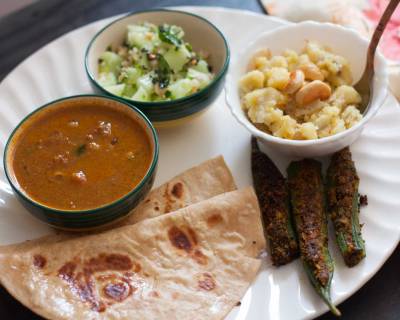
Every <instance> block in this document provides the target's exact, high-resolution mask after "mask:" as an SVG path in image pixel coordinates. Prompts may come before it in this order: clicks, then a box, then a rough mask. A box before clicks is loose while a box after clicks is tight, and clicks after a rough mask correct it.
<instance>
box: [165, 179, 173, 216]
mask: <svg viewBox="0 0 400 320" xmlns="http://www.w3.org/2000/svg"><path fill="white" fill-rule="evenodd" d="M168 186H169V184H168V183H167V184H166V185H165V191H164V198H165V207H164V213H168V212H171V210H172V203H173V202H175V201H174V200H172V199H171V196H170V195H169V192H168V188H169V187H168Z"/></svg>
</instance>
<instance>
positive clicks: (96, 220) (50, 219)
mask: <svg viewBox="0 0 400 320" xmlns="http://www.w3.org/2000/svg"><path fill="white" fill-rule="evenodd" d="M91 102H92V103H96V104H100V105H102V106H103V105H104V106H106V107H109V108H113V109H117V110H121V111H124V112H129V113H130V115H131V116H132V117H133V118H134V119H135V120H136V121H138V123H139V124H140V125H141V126H142V127H143V129H145V131H146V133H147V135H148V136H149V141H150V144H151V149H152V160H151V164H150V166H149V168H148V170H147V173H146V175H145V176H144V178H143V179H142V181H141V182H140V183H139V184H138V185H137V186H136V187H134V188H133V189H132V190H131V191H130V192H129V193H127V194H126V195H124V196H123V197H121V198H119V199H117V200H115V201H114V202H112V203H108V204H106V205H104V206H101V207H97V208H93V209H90V210H59V209H57V208H52V207H48V206H46V205H43V204H42V203H39V202H37V201H35V200H33V199H32V198H31V197H29V195H27V194H26V192H24V190H23V189H22V188H21V186H20V185H19V183H18V181H17V179H16V177H15V174H14V172H13V167H12V163H13V157H14V153H15V145H16V142H17V141H18V137H19V136H20V134H21V133H23V131H24V129H25V128H26V127H27V126H28V125H29V121H27V120H34V119H40V117H41V114H43V113H44V112H46V111H48V109H49V108H57V107H61V106H64V107H65V106H73V105H80V104H82V103H86V104H87V103H91ZM158 149H159V146H158V138H157V134H156V131H155V129H154V127H153V126H152V124H151V123H150V121H149V120H148V119H147V117H146V116H145V115H144V114H143V113H142V112H141V111H140V110H138V109H137V108H135V107H134V106H132V105H129V104H127V103H125V102H124V101H122V100H119V99H115V98H111V97H103V96H96V95H78V96H72V97H67V98H62V99H59V100H56V101H53V102H50V103H48V104H46V105H44V106H42V107H40V108H38V109H36V110H35V111H33V112H32V113H31V114H29V115H28V116H26V117H25V118H24V119H23V120H22V121H21V122H20V123H19V124H18V126H17V127H16V128H15V129H14V131H13V132H12V133H11V135H10V137H9V139H8V141H7V144H6V147H5V151H4V158H3V159H4V171H5V173H6V176H7V179H8V181H9V183H10V185H11V187H12V189H13V191H14V193H15V195H16V196H17V198H18V199H19V201H20V202H21V203H22V205H23V206H24V207H25V208H26V209H28V211H29V212H30V213H32V214H33V215H34V216H35V217H37V218H38V219H40V220H41V221H43V222H45V223H47V224H49V225H51V226H54V227H56V228H61V229H68V230H85V229H93V228H96V227H99V226H103V225H105V224H110V223H112V222H115V221H116V220H118V219H122V218H123V217H124V216H126V215H127V214H129V212H130V211H131V210H132V209H134V208H135V207H136V206H137V205H138V204H139V202H140V201H141V200H143V198H144V197H145V196H146V195H147V194H148V192H149V191H150V189H151V188H152V186H153V182H154V178H155V174H156V168H157V161H158Z"/></svg>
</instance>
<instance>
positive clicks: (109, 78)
mask: <svg viewBox="0 0 400 320" xmlns="http://www.w3.org/2000/svg"><path fill="white" fill-rule="evenodd" d="M97 81H98V83H99V84H100V85H101V86H102V87H108V86H112V85H115V84H117V77H116V76H115V74H114V73H112V72H103V73H100V74H99V78H98V80H97Z"/></svg>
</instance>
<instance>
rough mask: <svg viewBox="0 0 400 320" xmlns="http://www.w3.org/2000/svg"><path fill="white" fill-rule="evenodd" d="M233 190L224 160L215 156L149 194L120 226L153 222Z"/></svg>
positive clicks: (230, 176) (231, 178)
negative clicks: (155, 218) (154, 219)
mask: <svg viewBox="0 0 400 320" xmlns="http://www.w3.org/2000/svg"><path fill="white" fill-rule="evenodd" d="M236 189H237V188H236V185H235V182H234V180H233V177H232V173H231V171H230V170H229V168H228V166H227V165H226V163H225V161H224V158H223V157H222V156H218V157H216V158H213V159H210V160H207V161H205V162H203V163H201V164H200V165H198V166H196V167H193V168H191V169H189V170H186V171H185V172H183V173H181V174H180V175H178V176H176V177H174V178H172V179H171V180H170V181H168V182H166V183H164V184H163V185H161V186H160V187H158V188H156V189H154V190H152V191H151V192H150V193H149V195H148V196H147V198H146V199H145V200H144V201H143V202H142V203H141V204H140V205H139V206H138V207H137V208H136V209H135V210H134V211H133V212H132V213H131V214H130V215H129V216H128V217H127V218H126V219H124V220H122V222H121V224H122V225H129V224H134V223H136V222H138V221H141V220H144V219H148V218H154V217H157V216H159V215H162V214H165V213H168V212H172V211H176V210H178V209H181V208H184V207H186V206H188V205H191V204H193V203H197V202H200V201H202V200H206V199H209V198H212V197H214V196H216V195H219V194H221V193H224V192H229V191H233V190H236Z"/></svg>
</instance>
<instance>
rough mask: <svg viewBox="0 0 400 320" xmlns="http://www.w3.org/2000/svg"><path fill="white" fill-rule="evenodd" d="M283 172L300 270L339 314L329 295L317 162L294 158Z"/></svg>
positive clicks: (325, 230)
mask: <svg viewBox="0 0 400 320" xmlns="http://www.w3.org/2000/svg"><path fill="white" fill-rule="evenodd" d="M287 171H288V184H289V193H290V202H291V206H292V214H293V217H294V222H295V228H296V232H297V237H298V240H299V248H300V256H301V259H302V261H303V266H304V269H305V271H306V273H307V276H308V278H309V279H310V282H311V284H312V285H313V287H314V288H315V290H316V292H317V293H318V294H319V295H320V297H321V298H322V299H323V300H324V302H325V303H326V304H327V305H328V307H329V309H330V310H331V312H332V313H333V314H334V315H336V316H340V311H339V310H338V309H337V308H336V307H335V306H334V305H333V304H332V301H331V296H330V287H331V282H332V277H333V269H334V267H333V261H332V258H331V255H330V253H329V249H328V227H327V216H326V212H325V193H324V185H323V181H322V175H321V163H319V162H318V161H316V160H311V159H305V160H302V161H296V162H292V163H291V164H290V165H289V168H288V170H287Z"/></svg>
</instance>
